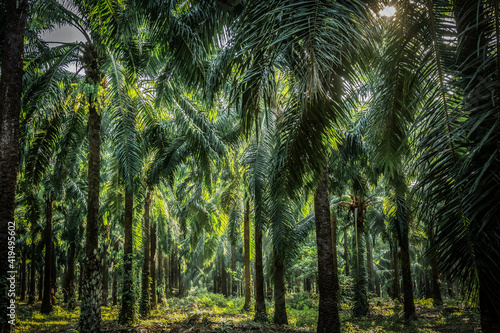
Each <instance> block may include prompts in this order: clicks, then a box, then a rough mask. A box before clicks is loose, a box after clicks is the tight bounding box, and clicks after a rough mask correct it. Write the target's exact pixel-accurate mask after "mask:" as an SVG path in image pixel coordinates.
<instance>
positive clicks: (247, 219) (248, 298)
mask: <svg viewBox="0 0 500 333" xmlns="http://www.w3.org/2000/svg"><path fill="white" fill-rule="evenodd" d="M243 229H244V230H243V239H244V249H245V305H244V306H243V310H245V311H249V310H250V303H251V294H250V201H249V200H247V202H246V203H245V216H244V220H243Z"/></svg>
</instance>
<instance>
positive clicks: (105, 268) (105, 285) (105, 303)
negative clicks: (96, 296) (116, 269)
mask: <svg viewBox="0 0 500 333" xmlns="http://www.w3.org/2000/svg"><path fill="white" fill-rule="evenodd" d="M108 284H109V267H108V237H107V235H106V236H105V238H104V244H103V248H102V295H101V301H102V303H101V305H102V306H108V295H109V289H108Z"/></svg>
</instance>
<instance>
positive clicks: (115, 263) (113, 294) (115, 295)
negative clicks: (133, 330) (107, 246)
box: [111, 240, 120, 305]
mask: <svg viewBox="0 0 500 333" xmlns="http://www.w3.org/2000/svg"><path fill="white" fill-rule="evenodd" d="M119 247H120V243H119V241H118V240H116V241H115V244H114V245H113V252H114V257H113V283H112V287H111V298H112V299H113V305H118V268H117V266H118V261H117V260H116V258H117V257H118V251H119Z"/></svg>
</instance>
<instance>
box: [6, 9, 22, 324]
mask: <svg viewBox="0 0 500 333" xmlns="http://www.w3.org/2000/svg"><path fill="white" fill-rule="evenodd" d="M4 3H5V7H4V8H5V13H6V15H5V22H2V24H3V25H4V27H5V30H4V31H5V34H4V36H2V37H4V38H3V43H4V45H3V51H2V68H1V72H2V76H1V81H0V262H1V263H2V264H1V265H0V281H2V282H1V284H0V295H2V297H0V332H10V327H11V326H10V324H9V323H8V321H9V320H11V319H12V318H10V317H9V316H8V312H7V311H8V310H7V302H8V301H9V300H8V298H6V297H3V296H4V295H7V292H8V289H9V285H8V283H7V282H6V281H7V280H6V279H7V277H9V274H8V271H9V270H14V267H9V266H8V265H6V264H5V263H7V260H8V253H9V242H8V236H9V222H14V208H15V199H16V182H17V170H18V164H19V113H20V111H21V93H22V77H23V60H22V57H23V51H24V48H23V42H24V27H25V24H26V12H27V4H28V1H27V0H8V1H5V2H4Z"/></svg>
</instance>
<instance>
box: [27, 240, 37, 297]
mask: <svg viewBox="0 0 500 333" xmlns="http://www.w3.org/2000/svg"><path fill="white" fill-rule="evenodd" d="M31 237H32V239H31V264H30V283H29V292H28V294H29V295H28V305H32V304H34V303H35V295H36V290H35V289H36V264H35V262H36V243H35V241H34V240H33V235H32V236H31Z"/></svg>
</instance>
